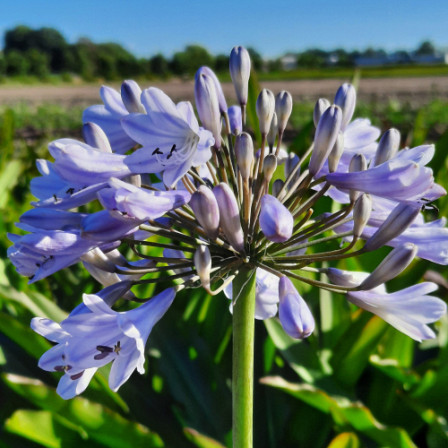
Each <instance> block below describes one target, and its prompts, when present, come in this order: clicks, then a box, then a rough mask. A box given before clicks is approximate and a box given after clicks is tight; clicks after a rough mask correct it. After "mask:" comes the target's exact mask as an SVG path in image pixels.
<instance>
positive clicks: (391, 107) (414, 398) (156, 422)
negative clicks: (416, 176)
mask: <svg viewBox="0 0 448 448" xmlns="http://www.w3.org/2000/svg"><path fill="white" fill-rule="evenodd" d="M83 45H84V47H83V49H84V50H85V51H86V52H87V53H88V51H89V44H88V43H87V42H84V44H83ZM117 52H118V49H117ZM123 56H124V55H123ZM255 91H256V80H255V79H253V80H252V84H251V87H250V92H251V93H250V100H249V105H248V120H249V122H253V123H255V121H254V120H253V117H251V114H252V115H253V114H254V110H253V104H254V101H255V100H256V95H255ZM312 107H313V105H312V104H311V103H303V104H295V105H294V115H293V119H292V123H293V125H294V129H295V130H296V132H295V134H294V135H291V139H290V141H291V142H292V143H291V147H292V148H293V150H294V151H295V152H297V153H298V154H301V152H303V149H304V148H305V147H307V145H308V144H309V142H310V136H311V135H312V130H313V125H312V123H311V122H310V120H309V117H310V111H312ZM447 110H448V107H447V105H446V103H444V102H442V101H434V102H432V103H430V104H429V105H427V106H426V107H424V108H420V109H413V110H409V107H408V106H407V105H406V104H399V103H389V104H386V105H379V104H361V105H360V106H359V107H358V109H357V112H356V115H357V116H360V115H366V116H370V117H372V118H374V122H375V123H376V124H378V125H384V124H388V125H392V126H397V127H399V128H404V129H405V132H404V134H405V136H404V139H405V140H406V141H408V142H410V143H412V142H413V141H414V142H416V143H417V142H418V143H420V142H421V141H423V140H426V139H428V138H429V139H431V140H438V143H437V151H436V157H435V159H434V161H433V165H432V166H433V169H434V172H435V175H436V179H437V180H438V182H439V183H441V184H442V185H445V187H446V186H447V184H446V179H447V176H448V163H447V159H446V154H448V131H447V128H448V116H447ZM80 117H81V109H80V108H78V109H76V108H75V109H70V110H69V109H65V108H63V107H62V106H56V105H42V106H39V107H34V108H33V107H30V106H25V105H16V106H13V107H11V108H5V107H4V108H2V109H0V211H1V212H2V215H3V219H2V221H1V222H0V229H1V235H2V237H1V238H0V251H1V253H2V261H0V396H1V403H2V406H1V407H0V422H1V423H0V440H1V442H0V447H1V448H3V447H7V448H11V447H25V448H27V447H30V448H35V447H36V446H45V447H72V446H73V447H75V446H89V447H92V448H100V447H123V446H135V447H139V446H142V447H143V446H145V447H151V446H154V447H159V446H166V447H176V448H178V447H179V448H184V447H185V448H188V447H189V448H191V447H200V448H221V447H224V446H226V447H230V446H231V440H232V438H231V434H230V430H231V391H230V378H231V316H230V314H229V312H228V305H229V304H228V301H227V299H225V297H223V296H217V297H209V296H206V295H205V294H204V293H203V292H202V291H201V290H194V291H183V292H180V293H179V294H178V296H177V298H176V300H175V301H174V304H173V306H172V307H171V308H170V310H169V311H168V313H167V315H166V316H165V317H164V319H162V320H161V321H160V322H159V323H158V324H157V326H156V327H155V328H154V331H153V332H152V334H151V336H150V339H149V343H148V347H147V365H146V373H145V375H143V376H140V375H138V374H134V375H133V376H132V377H131V379H130V380H129V381H128V382H127V383H126V384H125V385H124V386H123V387H122V388H121V389H120V391H119V392H118V393H117V394H115V393H113V392H111V391H110V389H109V388H108V385H107V374H108V369H107V368H102V369H101V370H100V371H99V372H98V373H97V375H96V376H95V378H94V380H93V381H92V383H91V385H90V386H89V388H88V390H87V391H86V392H85V393H84V394H83V395H82V396H81V397H77V398H75V399H74V400H70V401H64V400H62V399H60V398H59V397H58V396H57V394H56V392H55V387H56V384H57V381H58V377H59V375H60V374H58V373H49V372H43V371H41V370H40V369H38V367H37V360H38V358H39V357H40V356H41V355H42V353H44V352H45V351H46V350H47V349H48V348H49V347H50V346H51V344H50V343H49V342H48V341H46V340H45V339H44V338H42V337H40V336H39V335H37V334H35V333H34V332H33V331H32V330H31V329H30V328H29V321H30V319H31V318H32V317H33V316H36V315H37V316H47V317H49V318H52V319H54V320H56V321H60V320H61V319H63V318H64V317H65V316H66V314H67V312H69V311H70V310H71V309H73V308H74V307H75V306H76V304H77V303H79V302H80V300H81V296H82V293H83V292H85V291H87V292H95V291H98V290H99V289H100V286H99V285H98V284H97V283H96V282H95V281H94V280H92V279H91V278H90V277H89V276H87V275H86V273H85V272H84V271H83V269H82V268H81V267H80V266H72V267H70V268H68V269H65V270H64V271H62V272H59V273H58V274H56V275H54V276H52V278H51V279H44V280H42V281H40V282H37V283H36V284H32V285H28V284H27V280H26V279H24V278H22V277H20V276H19V275H18V274H17V273H16V272H15V270H14V268H13V266H12V265H11V263H10V262H9V260H8V259H7V258H6V251H7V248H8V247H9V246H10V242H9V241H8V240H7V238H6V233H7V232H17V230H16V229H15V228H14V222H16V221H17V220H18V217H19V216H20V214H21V213H23V212H24V211H25V210H26V209H28V204H29V202H30V200H32V198H31V195H30V194H29V192H28V191H29V182H30V179H31V178H32V177H34V176H35V175H36V174H37V173H36V170H35V168H34V160H35V159H36V158H37V157H48V154H47V150H46V147H45V142H47V141H49V140H51V139H54V138H57V137H60V136H63V135H72V136H79V123H80ZM411 128H414V132H411V131H410V130H411ZM438 202H439V203H438V204H437V205H438V206H439V208H440V209H441V213H443V214H445V215H446V214H447V213H448V200H447V199H446V198H445V199H442V200H440V201H438ZM380 259H381V253H380V254H373V255H371V256H370V255H369V256H368V257H367V258H366V257H365V256H364V257H361V258H359V259H355V260H350V261H349V262H341V264H340V265H339V267H341V268H350V269H358V270H361V269H363V267H364V268H366V267H368V266H369V267H370V266H372V265H373V266H374V265H376V264H378V262H379V260H380ZM431 269H434V267H433V266H432V267H431ZM435 269H437V270H438V271H439V272H440V273H442V274H444V275H445V274H446V270H445V269H444V267H436V268H435ZM426 270H427V264H425V263H416V264H415V265H413V266H412V269H411V272H410V273H409V276H410V277H412V279H413V281H420V280H421V277H422V275H423V273H424V272H425V271H426ZM406 282H407V279H406V277H403V278H401V279H399V280H398V281H396V282H394V284H393V288H394V289H399V288H401V287H403V286H404V285H405V284H406ZM146 292H147V293H148V295H149V294H151V291H150V290H148V291H146ZM301 292H302V294H303V295H304V296H305V298H306V299H307V301H308V302H309V303H310V304H311V306H312V308H313V312H314V315H315V316H316V320H318V321H319V326H318V331H316V333H315V334H314V335H312V336H311V337H310V338H309V339H308V340H305V341H297V340H293V339H291V338H290V337H289V336H287V335H286V334H285V333H284V331H283V329H282V328H281V325H280V324H279V322H278V321H277V320H276V319H271V320H268V321H266V322H264V323H262V322H256V341H257V342H256V347H255V363H256V365H255V378H256V379H258V380H260V379H261V381H260V382H259V381H257V382H256V384H255V433H254V436H255V442H254V446H257V447H258V446H259V447H266V448H277V447H280V446H281V447H286V448H289V447H297V446H305V447H307V446H309V447H313V448H314V447H315V448H320V447H322V448H324V447H330V448H369V447H375V446H380V447H393V448H395V447H406V448H409V447H415V446H418V447H422V448H423V447H429V448H439V447H443V446H446V445H447V444H448V427H447V424H446V416H447V415H448V402H447V400H445V399H443V397H445V396H446V395H447V394H448V367H447V361H448V319H447V318H445V319H442V321H441V322H439V323H438V324H437V332H438V334H439V336H438V338H437V339H436V340H434V341H430V342H429V343H428V342H426V343H423V344H417V343H415V342H414V341H412V340H411V339H409V338H408V337H406V336H404V335H402V334H401V333H399V332H398V331H396V330H394V329H393V328H391V327H389V326H388V325H387V324H385V323H384V322H383V321H382V320H380V319H379V318H377V317H374V316H372V315H371V314H369V313H367V312H361V311H359V310H358V309H356V308H355V307H354V306H351V305H349V304H348V303H347V302H346V300H345V299H344V297H343V296H341V295H338V294H330V293H326V292H319V291H316V290H315V289H314V288H308V289H304V288H301ZM446 295H447V294H446V291H444V290H441V291H439V296H440V297H446Z"/></svg>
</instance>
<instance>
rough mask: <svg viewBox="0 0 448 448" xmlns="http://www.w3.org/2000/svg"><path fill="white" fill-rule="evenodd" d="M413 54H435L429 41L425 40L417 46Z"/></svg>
mask: <svg viewBox="0 0 448 448" xmlns="http://www.w3.org/2000/svg"><path fill="white" fill-rule="evenodd" d="M415 53H416V54H419V55H434V54H435V53H436V47H435V46H434V44H433V43H432V42H430V41H429V40H425V41H424V42H422V43H421V44H420V45H419V46H418V48H417V50H416V51H415Z"/></svg>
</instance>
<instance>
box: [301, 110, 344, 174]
mask: <svg viewBox="0 0 448 448" xmlns="http://www.w3.org/2000/svg"><path fill="white" fill-rule="evenodd" d="M341 120H342V111H341V109H340V108H339V107H338V106H330V107H329V108H328V109H327V110H326V111H325V112H324V113H323V114H322V117H321V118H320V120H319V124H318V125H317V129H316V135H315V136H314V148H313V152H312V154H311V160H310V164H309V167H308V169H309V170H310V174H312V175H313V176H315V175H316V174H317V173H318V172H319V171H320V170H321V168H322V167H323V165H324V163H325V161H326V160H327V158H328V155H329V154H330V151H331V150H332V149H333V146H334V144H335V143H336V139H337V138H338V133H339V130H340V128H341Z"/></svg>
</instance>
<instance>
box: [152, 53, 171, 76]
mask: <svg viewBox="0 0 448 448" xmlns="http://www.w3.org/2000/svg"><path fill="white" fill-rule="evenodd" d="M149 69H150V71H151V73H154V75H157V76H162V77H164V76H166V75H167V74H168V72H169V69H168V61H167V60H166V58H165V56H163V54H160V53H159V54H156V55H155V56H153V57H152V58H151V59H150V60H149Z"/></svg>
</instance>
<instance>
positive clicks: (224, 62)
mask: <svg viewBox="0 0 448 448" xmlns="http://www.w3.org/2000/svg"><path fill="white" fill-rule="evenodd" d="M215 70H216V71H217V72H228V71H229V56H227V55H225V54H218V56H216V58H215Z"/></svg>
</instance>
